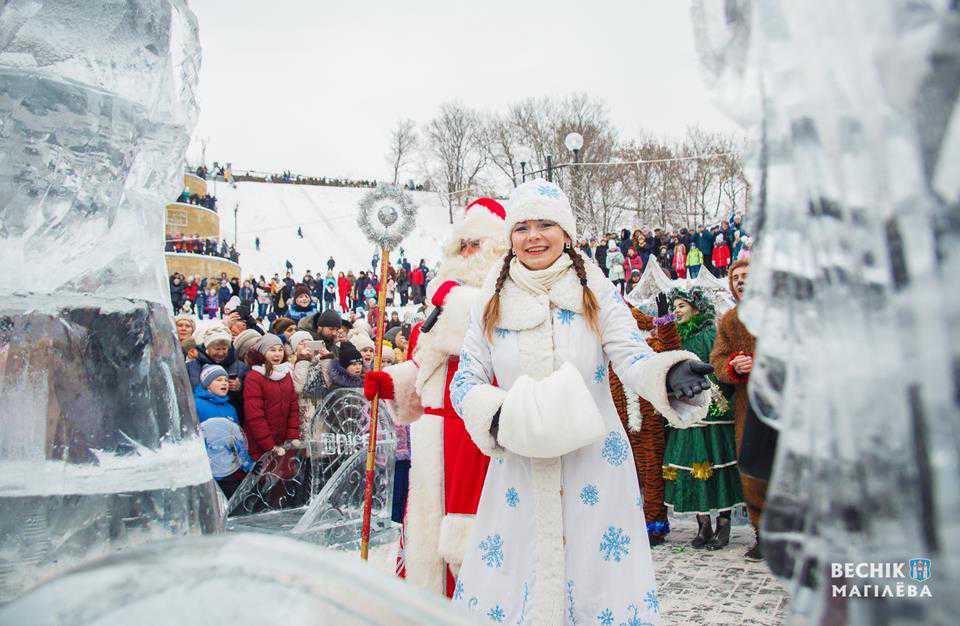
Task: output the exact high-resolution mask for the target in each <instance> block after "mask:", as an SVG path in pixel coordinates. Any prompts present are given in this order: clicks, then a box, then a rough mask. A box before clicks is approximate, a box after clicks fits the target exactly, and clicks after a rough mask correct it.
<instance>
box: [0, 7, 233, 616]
mask: <svg viewBox="0 0 960 626" xmlns="http://www.w3.org/2000/svg"><path fill="white" fill-rule="evenodd" d="M198 64H199V44H198V39H197V27H196V21H195V18H194V17H193V15H192V14H191V13H190V12H189V10H188V9H187V8H186V5H185V4H184V3H183V2H181V1H180V0H123V1H113V0H104V1H98V2H86V1H81V0H75V1H67V0H59V1H53V0H51V1H40V2H7V3H5V4H4V5H3V8H2V9H0V137H2V142H3V143H2V148H3V149H2V154H3V158H0V267H3V268H4V271H3V272H0V602H3V601H6V600H9V599H11V598H13V597H16V596H17V595H18V594H20V593H21V592H23V591H24V590H25V589H26V588H28V587H29V586H30V585H32V584H34V583H35V582H36V581H37V580H39V579H42V578H43V577H45V576H47V575H49V574H50V573H51V572H54V571H56V570H58V569H61V568H64V567H67V566H69V565H71V564H73V563H76V562H77V561H81V560H83V559H85V558H88V557H90V556H94V555H97V554H99V553H102V552H105V551H109V550H111V549H117V548H123V547H126V546H129V545H132V544H135V543H139V542H144V541H149V540H152V539H157V538H165V537H170V536H173V535H184V534H191V533H199V532H213V531H216V530H219V529H220V528H221V527H222V512H221V511H220V510H219V508H218V502H217V499H216V495H215V494H216V487H215V485H214V484H213V482H212V480H211V475H210V469H209V465H208V463H207V461H206V455H205V451H204V448H203V443H202V440H201V439H200V437H199V434H198V430H197V422H196V416H195V414H194V409H193V405H192V401H191V399H190V398H191V394H190V389H189V383H188V381H187V378H186V372H185V370H184V367H183V363H182V357H181V355H180V348H179V345H178V343H177V342H176V339H175V336H174V332H173V328H172V323H171V321H170V318H169V316H168V314H167V312H166V311H167V307H168V299H169V294H168V289H167V288H166V278H165V269H164V261H163V254H162V245H161V241H162V237H163V226H162V216H163V205H164V201H165V200H167V199H168V198H170V197H173V195H175V194H176V192H177V191H178V190H179V188H180V182H181V181H180V178H181V177H182V171H183V170H182V168H183V162H182V155H183V152H184V150H185V148H186V145H187V142H188V139H189V134H190V130H191V129H192V127H193V125H194V123H195V119H196V102H195V97H194V87H195V85H196V75H197V67H198Z"/></svg>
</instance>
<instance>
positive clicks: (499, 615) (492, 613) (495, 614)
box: [487, 604, 507, 624]
mask: <svg viewBox="0 0 960 626" xmlns="http://www.w3.org/2000/svg"><path fill="white" fill-rule="evenodd" d="M487 617H489V618H490V620H491V621H493V622H497V623H498V624H499V623H503V621H504V620H505V619H507V614H506V613H504V612H503V607H501V606H500V605H499V604H498V605H496V606H495V607H493V608H492V609H490V610H489V611H487Z"/></svg>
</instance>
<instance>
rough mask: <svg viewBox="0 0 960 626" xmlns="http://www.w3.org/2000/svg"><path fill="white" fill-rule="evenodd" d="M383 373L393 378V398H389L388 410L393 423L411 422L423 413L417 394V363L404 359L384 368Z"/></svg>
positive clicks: (398, 424)
mask: <svg viewBox="0 0 960 626" xmlns="http://www.w3.org/2000/svg"><path fill="white" fill-rule="evenodd" d="M383 371H384V373H386V374H387V375H389V376H390V378H391V379H392V380H393V395H394V397H393V400H390V401H389V403H390V410H391V414H392V415H393V423H394V424H395V425H397V426H405V425H407V424H412V423H413V422H415V421H417V420H418V419H420V416H421V415H423V405H421V404H420V397H419V396H418V395H417V389H416V382H417V364H416V363H414V362H413V361H404V362H403V363H398V364H396V365H391V366H390V367H387V368H385V369H384V370H383Z"/></svg>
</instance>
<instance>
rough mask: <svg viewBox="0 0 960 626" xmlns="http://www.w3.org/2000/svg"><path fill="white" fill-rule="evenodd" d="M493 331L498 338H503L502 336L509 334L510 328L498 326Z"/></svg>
mask: <svg viewBox="0 0 960 626" xmlns="http://www.w3.org/2000/svg"><path fill="white" fill-rule="evenodd" d="M493 332H494V334H496V335H497V337H499V338H500V339H503V338H504V337H507V336H509V335H510V329H509V328H498V329H496V330H494V331H493Z"/></svg>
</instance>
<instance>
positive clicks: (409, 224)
mask: <svg viewBox="0 0 960 626" xmlns="http://www.w3.org/2000/svg"><path fill="white" fill-rule="evenodd" d="M416 217H417V205H415V204H414V203H413V200H412V199H411V198H410V196H408V195H407V194H405V193H403V192H402V191H400V190H399V189H397V188H396V187H394V186H393V185H386V184H378V185H377V188H376V189H374V190H373V191H371V192H370V193H368V194H367V195H365V196H364V197H363V198H362V199H361V200H360V213H359V214H358V215H357V225H358V226H359V227H360V230H361V231H363V234H364V235H366V237H367V239H369V240H370V241H372V242H373V243H374V244H376V245H377V247H379V248H382V249H384V250H392V249H394V248H395V247H397V245H399V243H400V242H401V241H403V238H404V237H406V236H407V235H409V234H410V232H411V231H412V230H413V227H414V225H415V223H416Z"/></svg>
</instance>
